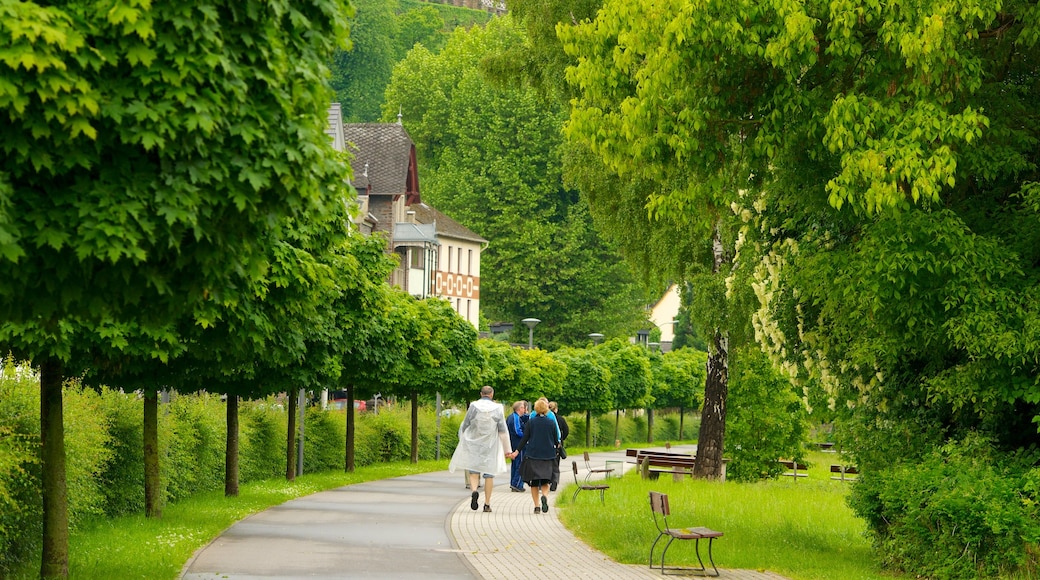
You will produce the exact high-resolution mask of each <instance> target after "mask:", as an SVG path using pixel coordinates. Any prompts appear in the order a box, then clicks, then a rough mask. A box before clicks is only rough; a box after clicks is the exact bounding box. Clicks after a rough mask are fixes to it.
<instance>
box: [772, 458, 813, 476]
mask: <svg viewBox="0 0 1040 580" xmlns="http://www.w3.org/2000/svg"><path fill="white" fill-rule="evenodd" d="M777 463H779V464H780V465H783V466H784V467H786V468H787V469H789V470H790V471H788V472H787V473H781V474H780V475H783V476H784V477H791V478H793V479H794V480H795V481H798V478H799V477H809V473H808V471H809V466H808V465H806V464H804V463H798V462H797V461H789V460H787V459H781V460H780V461H778V462H777Z"/></svg>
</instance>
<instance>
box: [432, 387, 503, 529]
mask: <svg viewBox="0 0 1040 580" xmlns="http://www.w3.org/2000/svg"><path fill="white" fill-rule="evenodd" d="M493 396H495V390H494V389H492V388H491V387H489V386H487V385H485V386H483V387H481V389H480V399H479V400H476V401H473V402H472V403H470V405H469V409H468V410H467V411H466V418H465V419H463V420H462V425H459V445H458V447H456V448H455V453H452V455H451V462H449V463H448V471H450V472H452V473H454V472H455V470H456V469H459V468H461V469H465V470H466V475H467V476H468V477H469V488H470V489H472V490H473V494H472V496H471V497H470V503H469V507H470V509H473V510H475V509H477V508H478V507H479V506H480V504H479V503H478V501H477V500H478V499H479V498H480V492H478V491H477V487H478V483H479V479H478V478H479V477H480V476H481V474H483V476H484V511H485V512H489V511H491V490H492V489H493V488H494V480H495V475H496V474H499V473H504V472H505V471H506V457H515V456H516V455H515V454H514V453H513V449H512V446H510V444H509V432H508V431H507V430H506V417H505V414H504V413H503V412H502V405H500V404H499V403H496V402H494V401H492V400H491V397H493Z"/></svg>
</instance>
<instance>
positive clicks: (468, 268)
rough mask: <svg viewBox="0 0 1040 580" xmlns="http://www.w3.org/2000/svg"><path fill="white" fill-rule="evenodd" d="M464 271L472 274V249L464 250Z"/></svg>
mask: <svg viewBox="0 0 1040 580" xmlns="http://www.w3.org/2000/svg"><path fill="white" fill-rule="evenodd" d="M466 252H467V254H466V273H467V274H469V275H470V276H472V275H473V250H466Z"/></svg>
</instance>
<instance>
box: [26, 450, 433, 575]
mask: <svg viewBox="0 0 1040 580" xmlns="http://www.w3.org/2000/svg"><path fill="white" fill-rule="evenodd" d="M447 468H448V463H447V461H446V460H442V461H421V462H419V463H418V464H414V465H413V464H411V463H407V462H395V463H387V464H376V465H371V466H367V467H362V468H358V469H357V471H355V472H354V473H344V472H342V471H340V472H324V473H314V474H307V475H301V476H299V477H297V478H296V481H294V482H288V481H285V480H284V479H271V480H266V481H258V482H252V483H245V484H242V485H241V487H240V489H239V495H238V497H230V498H229V497H224V493H223V491H206V492H201V493H198V494H195V495H193V496H191V497H189V498H187V499H184V500H182V501H178V502H176V503H171V504H169V505H167V506H166V508H165V509H164V510H163V516H162V518H161V519H149V518H145V517H144V516H141V515H134V516H123V517H117V518H111V519H106V518H100V517H99V518H96V519H93V520H89V521H86V522H84V523H83V525H81V526H80V527H78V528H76V530H75V531H73V532H72V534H71V536H70V541H69V547H70V549H69V577H70V578H176V577H177V576H178V575H179V574H180V571H181V569H182V568H183V567H184V564H185V563H186V562H187V561H188V559H189V558H191V556H192V554H194V553H195V551H196V550H198V549H199V548H201V547H203V546H205V545H206V544H207V543H209V542H210V541H211V540H213V538H215V537H217V536H218V535H220V533H221V532H223V531H224V530H225V529H227V528H228V527H229V526H231V524H233V523H235V522H237V521H238V520H241V519H242V518H245V517H246V516H249V515H251V514H254V513H257V512H260V511H263V510H265V509H267V508H269V507H272V506H276V505H279V504H282V503H284V502H286V501H288V500H290V499H294V498H297V497H302V496H305V495H309V494H312V493H317V492H319V491H324V490H327V489H334V488H336V487H340V486H343V485H350V484H353V483H362V482H365V481H373V480H378V479H387V478H390V477H398V476H402V475H409V474H413V473H425V472H429V471H442V470H445V469H447ZM29 561H30V562H31V563H29V564H26V565H24V566H22V567H21V568H19V569H17V570H15V571H14V572H13V574H12V575H11V576H10V578H11V580H29V579H33V578H39V574H40V571H39V562H40V558H39V555H38V554H37V555H36V557H35V558H31V559H29Z"/></svg>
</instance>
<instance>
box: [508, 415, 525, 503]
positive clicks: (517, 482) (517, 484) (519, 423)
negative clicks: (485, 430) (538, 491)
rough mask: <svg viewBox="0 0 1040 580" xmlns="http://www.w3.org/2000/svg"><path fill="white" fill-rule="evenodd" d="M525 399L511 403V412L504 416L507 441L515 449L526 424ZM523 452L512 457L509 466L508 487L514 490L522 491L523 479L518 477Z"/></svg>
mask: <svg viewBox="0 0 1040 580" xmlns="http://www.w3.org/2000/svg"><path fill="white" fill-rule="evenodd" d="M527 419H528V417H527V401H517V402H515V403H513V412H512V413H510V415H509V416H508V417H506V428H507V429H508V430H509V443H510V444H511V445H512V446H513V449H516V444H517V443H519V442H520V438H521V437H523V436H524V425H527ZM523 460H524V454H523V453H521V454H519V455H517V456H516V457H514V458H513V463H512V465H510V466H509V489H510V490H512V491H516V492H522V491H524V480H523V478H521V477H520V465H521V464H522V463H523Z"/></svg>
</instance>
